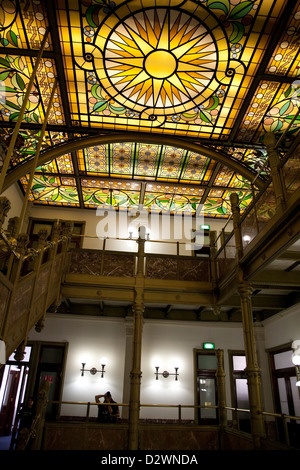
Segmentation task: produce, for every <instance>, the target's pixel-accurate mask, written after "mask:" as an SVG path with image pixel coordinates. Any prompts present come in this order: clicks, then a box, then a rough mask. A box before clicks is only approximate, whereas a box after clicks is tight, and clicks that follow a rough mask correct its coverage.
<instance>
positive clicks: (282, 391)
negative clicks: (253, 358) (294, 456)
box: [270, 349, 300, 448]
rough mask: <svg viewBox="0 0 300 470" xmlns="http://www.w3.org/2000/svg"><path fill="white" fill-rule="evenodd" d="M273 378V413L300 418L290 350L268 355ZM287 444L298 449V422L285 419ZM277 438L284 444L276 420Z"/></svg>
mask: <svg viewBox="0 0 300 470" xmlns="http://www.w3.org/2000/svg"><path fill="white" fill-rule="evenodd" d="M270 360H271V369H272V377H273V393H274V401H275V412H276V413H280V414H284V415H287V416H300V398H299V387H297V386H296V381H297V378H296V370H295V366H294V365H293V363H292V350H291V349H287V350H285V351H278V352H273V353H270ZM286 424H287V431H288V438H289V443H290V445H291V446H294V447H297V448H300V420H293V419H286ZM277 430H278V437H279V439H280V441H282V442H286V435H285V429H284V426H283V421H282V419H278V420H277Z"/></svg>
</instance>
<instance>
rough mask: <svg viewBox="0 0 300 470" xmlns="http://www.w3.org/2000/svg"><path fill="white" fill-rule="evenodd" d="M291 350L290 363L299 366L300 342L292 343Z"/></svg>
mask: <svg viewBox="0 0 300 470" xmlns="http://www.w3.org/2000/svg"><path fill="white" fill-rule="evenodd" d="M292 348H293V350H294V352H293V355H292V361H293V364H295V366H299V365H300V340H296V341H293V343H292Z"/></svg>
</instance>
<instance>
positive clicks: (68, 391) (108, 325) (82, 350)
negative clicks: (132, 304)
mask: <svg viewBox="0 0 300 470" xmlns="http://www.w3.org/2000/svg"><path fill="white" fill-rule="evenodd" d="M124 332H125V327H124V322H123V320H118V319H117V320H114V319H112V320H104V319H103V318H100V317H81V316H67V317H61V316H60V317H58V316H56V315H48V317H47V318H46V322H45V328H44V329H43V330H42V332H41V333H37V332H36V331H34V330H32V332H31V333H30V337H29V339H30V340H33V341H53V342H67V343H68V345H69V346H68V352H67V363H66V370H65V376H64V384H63V396H62V401H76V402H78V401H82V402H94V401H95V395H98V394H104V393H105V392H107V391H108V390H109V391H110V392H111V393H112V395H113V397H114V398H115V400H116V401H117V402H118V403H120V402H121V401H122V383H123V375H124V355H125V350H124V348H125V333H124ZM103 358H105V362H106V372H105V374H104V377H103V378H101V374H100V373H97V374H96V375H91V374H90V373H89V372H86V373H85V374H84V376H83V377H82V376H81V372H80V369H81V363H82V362H86V368H87V369H91V368H92V367H96V368H97V369H98V370H100V369H101V362H102V359H103ZM92 411H93V413H91V416H95V415H96V407H95V406H94V407H92ZM85 412H86V406H82V407H78V406H76V408H74V405H64V406H63V408H62V414H63V415H75V416H82V415H85Z"/></svg>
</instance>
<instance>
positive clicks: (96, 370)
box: [80, 362, 106, 378]
mask: <svg viewBox="0 0 300 470" xmlns="http://www.w3.org/2000/svg"><path fill="white" fill-rule="evenodd" d="M104 368H105V364H101V370H98V369H96V367H92V368H91V369H85V362H82V369H80V371H81V377H83V376H84V373H85V372H90V373H91V374H92V375H95V374H97V372H100V374H101V378H103V376H104V374H105V372H106V370H104Z"/></svg>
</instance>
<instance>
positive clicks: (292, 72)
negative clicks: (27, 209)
mask: <svg viewBox="0 0 300 470" xmlns="http://www.w3.org/2000/svg"><path fill="white" fill-rule="evenodd" d="M299 30H300V2H295V1H291V0H286V1H283V0H254V1H247V0H218V1H216V0H204V1H203V0H202V1H200V0H169V1H168V0H160V1H159V2H153V1H149V0H129V1H117V0H116V1H108V0H107V1H106V0H81V1H80V0H56V1H50V2H49V1H42V0H41V1H39V0H24V1H22V0H15V1H13V0H2V1H1V2H0V137H1V139H2V145H7V138H9V136H10V135H11V133H12V131H13V129H14V127H15V126H16V125H17V123H18V122H21V124H20V129H19V133H20V134H21V137H22V139H23V140H22V142H21V144H20V145H18V144H16V148H15V151H14V153H13V156H12V159H11V162H10V165H9V167H8V169H7V175H6V179H5V185H4V189H5V188H6V187H7V186H8V185H9V184H11V183H12V182H14V181H18V182H19V184H20V186H21V188H22V190H23V191H24V194H25V192H26V189H27V185H28V182H29V183H30V184H31V191H30V194H29V200H30V201H33V202H34V203H35V204H43V205H56V206H60V207H79V208H88V209H94V208H97V207H99V206H107V205H112V206H113V207H114V208H115V209H126V210H128V209H129V208H147V209H149V210H150V209H151V210H156V211H160V212H168V211H171V212H176V211H188V212H190V213H192V214H194V213H196V212H197V211H198V212H199V211H202V212H203V213H204V214H205V215H206V216H210V217H223V218H226V217H227V216H228V214H229V213H230V204H229V196H230V194H231V192H237V193H238V194H239V196H240V198H241V200H242V203H241V208H242V210H243V209H244V208H245V207H247V205H248V204H249V202H250V201H251V200H252V197H253V195H254V193H255V191H257V190H258V189H259V187H260V185H261V184H262V183H263V182H264V181H265V180H266V178H267V177H268V175H269V170H268V166H267V165H265V162H266V158H267V154H266V150H265V146H264V144H263V137H264V135H265V134H266V133H267V132H274V133H275V135H276V137H277V138H279V137H280V136H283V139H282V141H281V146H280V148H279V151H280V154H281V156H282V157H284V156H285V154H286V153H292V151H293V149H296V148H297V145H298V141H299V123H300V117H298V115H297V111H298V96H299V92H300V88H299V87H300V81H299V83H298V80H297V77H298V75H299V71H300V68H299V44H300V41H299ZM43 40H44V41H45V48H44V50H43V52H42V56H41V59H40V60H39V58H38V54H39V51H40V49H41V44H42V42H43ZM35 64H38V67H37V73H36V76H35V79H34V82H33V86H32V88H31V90H30V94H29V97H28V101H26V106H25V109H24V112H23V113H22V104H23V103H24V100H25V95H26V91H27V89H28V87H29V83H30V77H31V76H32V75H33V74H34V67H35ZM52 92H53V94H52ZM49 103H50V107H49V114H48V115H47V109H48V105H49ZM20 113H21V117H19V116H20ZM45 116H46V118H45ZM20 119H21V121H18V120H20ZM45 119H46V121H47V126H46V129H45V133H44V135H43V132H42V126H43V123H44V121H45ZM41 135H42V136H41ZM39 139H42V140H41V141H39ZM39 142H41V147H40V148H39ZM36 152H38V156H39V158H38V162H37V164H36V165H35V166H36V168H35V171H34V174H33V177H32V178H30V174H31V173H30V172H31V171H33V170H31V168H32V165H33V162H34V156H35V154H36ZM257 172H259V177H257V178H256V175H257ZM255 178H256V179H255ZM254 180H255V184H251V183H252V182H253V181H254Z"/></svg>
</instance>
